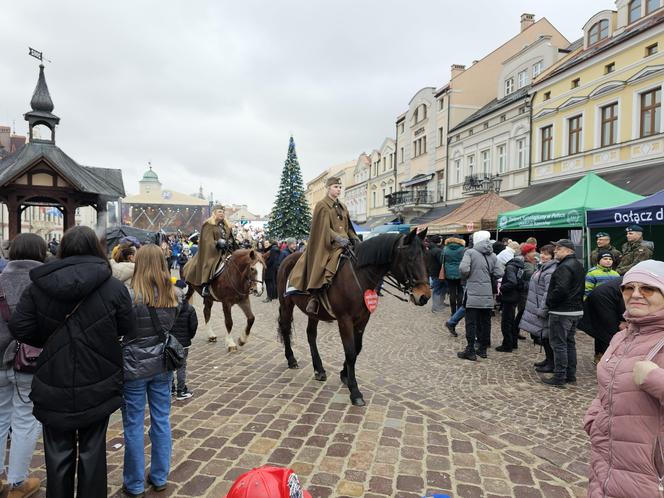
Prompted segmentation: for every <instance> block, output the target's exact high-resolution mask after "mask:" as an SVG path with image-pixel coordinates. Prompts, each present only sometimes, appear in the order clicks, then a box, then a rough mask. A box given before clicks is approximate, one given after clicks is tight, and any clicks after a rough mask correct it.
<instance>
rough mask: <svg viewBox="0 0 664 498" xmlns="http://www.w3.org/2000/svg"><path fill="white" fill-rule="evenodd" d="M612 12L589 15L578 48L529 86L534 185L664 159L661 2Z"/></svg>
mask: <svg viewBox="0 0 664 498" xmlns="http://www.w3.org/2000/svg"><path fill="white" fill-rule="evenodd" d="M616 9H617V10H615V11H612V10H603V11H601V12H598V13H597V14H595V15H594V16H593V17H591V18H590V19H589V20H588V21H587V22H586V24H585V25H584V27H583V39H582V41H581V44H580V46H579V47H578V48H577V49H576V50H575V51H574V52H572V53H570V54H569V55H568V56H567V57H566V58H564V59H563V60H561V61H560V62H559V63H558V64H556V65H554V66H553V67H552V68H551V69H550V70H549V71H546V72H544V74H542V76H541V77H540V78H539V79H538V80H536V81H535V82H534V85H533V88H532V93H533V110H532V116H533V117H532V131H531V143H532V144H533V147H532V150H531V175H530V176H531V180H532V183H533V184H537V183H542V182H550V181H558V180H561V179H565V178H574V177H578V176H582V175H583V174H585V173H586V172H588V171H595V172H598V173H601V172H607V171H611V170H622V169H627V168H639V167H645V166H653V165H657V164H659V163H661V162H662V158H663V157H664V135H663V133H664V128H663V126H662V124H663V123H662V119H661V106H662V85H663V84H664V53H663V52H662V51H663V50H664V9H662V1H661V0H650V1H648V0H643V1H641V0H632V1H627V0H618V1H617V2H616ZM659 177H661V173H659Z"/></svg>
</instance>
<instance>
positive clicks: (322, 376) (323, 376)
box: [314, 372, 327, 382]
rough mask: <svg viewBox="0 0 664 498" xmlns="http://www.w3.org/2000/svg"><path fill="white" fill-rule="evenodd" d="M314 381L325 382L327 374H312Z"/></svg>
mask: <svg viewBox="0 0 664 498" xmlns="http://www.w3.org/2000/svg"><path fill="white" fill-rule="evenodd" d="M314 379H316V380H320V381H321V382H322V381H325V380H327V373H326V372H314Z"/></svg>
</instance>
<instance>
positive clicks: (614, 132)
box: [601, 102, 618, 147]
mask: <svg viewBox="0 0 664 498" xmlns="http://www.w3.org/2000/svg"><path fill="white" fill-rule="evenodd" d="M601 126H602V128H601V131H602V142H601V143H602V147H606V146H607V145H613V144H615V143H617V141H618V104H617V103H616V102H614V103H613V104H609V105H605V106H604V107H602V124H601Z"/></svg>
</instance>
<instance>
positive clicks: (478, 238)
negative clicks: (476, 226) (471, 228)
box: [473, 230, 491, 245]
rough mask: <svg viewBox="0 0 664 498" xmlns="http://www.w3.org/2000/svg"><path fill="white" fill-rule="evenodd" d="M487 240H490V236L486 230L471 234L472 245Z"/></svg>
mask: <svg viewBox="0 0 664 498" xmlns="http://www.w3.org/2000/svg"><path fill="white" fill-rule="evenodd" d="M489 239H491V234H490V233H489V232H487V231H486V230H478V231H477V232H475V233H474V234H473V245H477V243H478V242H482V241H483V240H489Z"/></svg>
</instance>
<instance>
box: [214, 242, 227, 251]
mask: <svg viewBox="0 0 664 498" xmlns="http://www.w3.org/2000/svg"><path fill="white" fill-rule="evenodd" d="M214 246H215V247H216V248H217V249H219V250H220V251H223V250H224V249H226V240H225V239H219V240H218V241H217V243H216V244H215V245H214Z"/></svg>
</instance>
